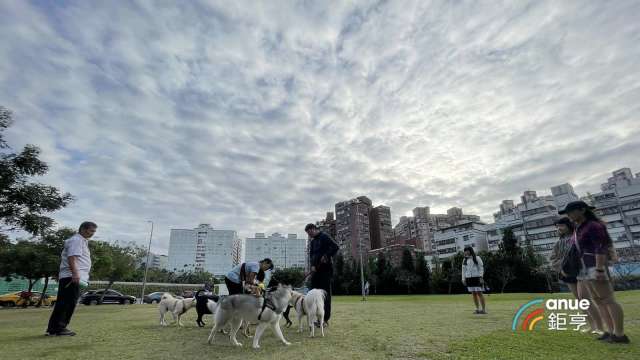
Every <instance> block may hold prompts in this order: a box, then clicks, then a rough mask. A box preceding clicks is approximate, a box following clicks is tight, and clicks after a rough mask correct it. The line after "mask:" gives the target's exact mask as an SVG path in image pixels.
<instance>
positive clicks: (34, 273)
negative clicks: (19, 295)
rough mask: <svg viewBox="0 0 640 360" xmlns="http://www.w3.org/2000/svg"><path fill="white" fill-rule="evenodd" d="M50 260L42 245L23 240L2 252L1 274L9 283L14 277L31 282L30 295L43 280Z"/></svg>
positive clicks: (0, 261) (0, 260)
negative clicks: (44, 268) (44, 269)
mask: <svg viewBox="0 0 640 360" xmlns="http://www.w3.org/2000/svg"><path fill="white" fill-rule="evenodd" d="M33 259H41V260H42V259H44V260H45V262H43V261H33ZM49 260H50V259H49V258H47V257H46V255H45V254H43V247H42V246H41V245H40V244H36V243H33V242H30V241H26V240H21V241H18V243H17V244H15V245H13V246H10V247H8V248H7V249H5V250H4V251H3V252H2V256H1V257H0V263H2V265H1V266H0V272H1V275H2V276H4V277H5V278H7V280H9V281H10V280H11V276H13V275H18V276H21V277H23V278H25V279H27V281H28V282H29V288H28V289H27V293H30V292H31V290H32V289H33V285H34V284H35V283H36V281H38V279H41V278H42V273H43V267H47V266H48V265H49ZM23 304H24V306H26V305H28V302H23Z"/></svg>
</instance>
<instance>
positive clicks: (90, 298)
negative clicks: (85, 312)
mask: <svg viewBox="0 0 640 360" xmlns="http://www.w3.org/2000/svg"><path fill="white" fill-rule="evenodd" d="M103 293H104V289H101V290H90V291H87V292H86V293H84V294H82V296H81V297H80V303H82V304H85V305H98V304H135V303H136V297H135V296H131V295H124V294H122V293H119V292H117V291H115V290H108V291H107V293H106V294H105V295H104V299H103V300H102V302H100V298H101V297H102V294H103Z"/></svg>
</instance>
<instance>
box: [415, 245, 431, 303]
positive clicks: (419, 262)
mask: <svg viewBox="0 0 640 360" xmlns="http://www.w3.org/2000/svg"><path fill="white" fill-rule="evenodd" d="M415 271H416V277H417V282H416V285H417V289H418V292H419V293H422V294H428V293H430V292H431V291H430V288H429V282H430V281H431V273H430V270H429V265H427V262H426V261H425V259H424V255H423V254H422V253H419V254H418V256H416V270H415Z"/></svg>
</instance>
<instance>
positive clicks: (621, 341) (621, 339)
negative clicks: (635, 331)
mask: <svg viewBox="0 0 640 360" xmlns="http://www.w3.org/2000/svg"><path fill="white" fill-rule="evenodd" d="M607 342H610V343H617V344H628V343H629V342H630V341H629V338H628V337H627V335H622V336H615V335H611V337H610V338H609V340H607Z"/></svg>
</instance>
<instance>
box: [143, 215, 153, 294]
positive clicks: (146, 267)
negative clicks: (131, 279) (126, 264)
mask: <svg viewBox="0 0 640 360" xmlns="http://www.w3.org/2000/svg"><path fill="white" fill-rule="evenodd" d="M147 222H149V223H151V233H150V234H149V247H148V249H147V261H146V262H145V264H144V280H143V281H142V294H141V295H140V304H144V290H145V288H146V287H147V271H149V256H150V255H151V239H152V238H153V221H151V220H148V221H147Z"/></svg>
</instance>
